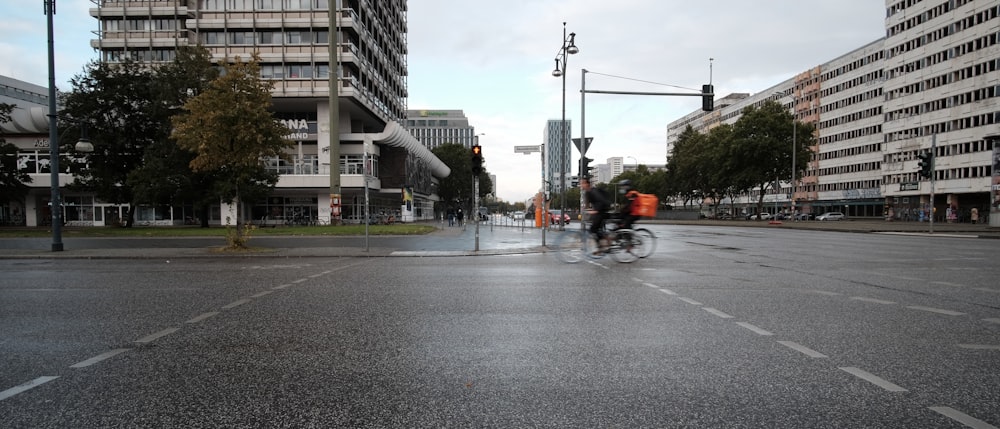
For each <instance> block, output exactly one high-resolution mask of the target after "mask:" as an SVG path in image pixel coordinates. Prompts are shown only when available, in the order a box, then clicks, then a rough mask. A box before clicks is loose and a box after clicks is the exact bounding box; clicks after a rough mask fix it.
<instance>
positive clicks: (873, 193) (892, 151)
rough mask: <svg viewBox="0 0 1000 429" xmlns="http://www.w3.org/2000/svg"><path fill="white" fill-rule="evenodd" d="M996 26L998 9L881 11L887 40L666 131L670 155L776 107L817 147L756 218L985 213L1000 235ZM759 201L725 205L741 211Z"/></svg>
mask: <svg viewBox="0 0 1000 429" xmlns="http://www.w3.org/2000/svg"><path fill="white" fill-rule="evenodd" d="M998 15H1000V0H987V1H979V0H977V1H968V0H965V1H942V2H912V1H894V0H888V1H887V2H886V20H885V23H886V37H885V38H883V39H879V40H877V41H874V42H872V43H870V44H868V45H865V46H862V47H859V48H857V49H855V50H853V51H851V52H849V53H847V54H844V55H842V56H840V57H838V58H835V59H833V60H831V61H829V62H827V63H825V64H822V65H820V66H818V67H815V68H812V69H809V70H806V71H804V72H802V73H800V74H798V75H796V76H794V77H792V78H791V79H789V80H787V81H784V82H781V83H779V84H777V85H775V86H774V87H772V88H769V89H766V90H764V91H761V92H760V93H757V94H754V95H746V96H743V95H741V96H739V97H732V98H728V99H729V101H730V102H729V103H725V104H722V105H720V104H717V106H719V108H717V109H716V110H715V111H713V112H701V111H698V112H693V113H691V114H689V115H686V116H685V117H683V118H681V119H679V120H677V121H674V122H672V123H671V124H669V126H668V130H669V131H668V136H667V139H668V143H667V145H668V151H669V148H670V147H672V144H673V142H675V141H676V139H677V138H678V136H679V135H680V133H681V132H683V130H684V129H685V128H686V127H687V126H688V125H690V126H692V127H693V128H694V129H695V130H698V131H700V132H707V131H708V130H710V129H711V128H712V127H714V126H716V125H718V124H721V123H733V122H735V121H736V120H737V119H738V118H739V117H740V114H741V112H742V110H743V109H744V108H746V107H748V106H754V105H759V104H760V103H763V102H764V101H767V100H774V101H777V102H779V103H782V104H784V105H786V106H787V107H788V108H789V109H791V111H792V112H793V115H794V117H795V118H796V119H797V120H799V121H803V122H809V123H812V124H815V125H816V133H817V135H816V136H815V137H816V146H814V147H813V148H812V149H813V152H814V153H813V156H812V158H811V159H810V161H809V166H808V168H807V170H806V171H805V174H804V175H803V177H802V179H800V180H798V181H796V182H794V183H793V182H792V181H791V180H784V183H782V184H781V186H782V189H781V190H780V191H779V192H775V193H773V194H772V195H765V204H764V205H765V209H768V210H770V209H771V208H772V207H776V208H777V210H778V211H789V210H790V209H791V207H792V204H793V201H794V204H795V207H796V209H797V210H798V211H805V212H810V213H816V214H818V213H823V212H827V211H842V212H844V213H846V214H847V215H848V216H849V217H870V218H885V219H891V220H921V219H927V217H928V216H930V215H931V214H933V216H934V217H935V219H936V220H937V221H947V222H963V221H965V222H968V221H972V220H973V217H975V218H976V219H977V220H978V221H983V220H984V219H986V216H985V214H986V213H989V212H990V210H992V211H993V212H992V213H991V216H989V221H990V223H991V224H992V225H996V226H1000V214H998V213H997V210H998V209H1000V207H998V203H1000V187H998V185H997V183H998V182H1000V180H998V177H1000V176H998V174H1000V172H998V171H997V167H998V166H997V165H995V164H996V162H995V160H996V159H1000V158H998V156H1000V147H998V144H997V140H998V139H1000V98H998V94H997V91H998V88H1000V44H998V36H1000V17H998ZM921 154H930V155H932V157H933V159H934V161H933V172H932V174H931V177H930V178H924V177H921V175H920V168H919V166H918V159H919V158H918V156H919V155H921ZM788 179H790V178H788ZM932 194H933V195H934V198H933V200H932V199H931V195H932ZM758 196H759V193H757V192H756V191H754V192H751V193H750V194H749V195H745V196H743V197H742V198H741V199H740V200H739V201H735V202H732V203H736V204H737V205H739V206H742V207H748V206H749V205H751V204H752V203H753V202H755V201H756V200H757V198H758ZM793 199H794V200H793ZM720 203H722V204H729V203H730V202H729V201H725V202H720ZM973 213H975V215H973Z"/></svg>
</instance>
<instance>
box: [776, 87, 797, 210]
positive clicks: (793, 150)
mask: <svg viewBox="0 0 1000 429" xmlns="http://www.w3.org/2000/svg"><path fill="white" fill-rule="evenodd" d="M774 94H775V95H781V96H784V95H785V94H783V93H781V92H775V93H774ZM789 97H791V99H792V181H791V182H789V185H790V186H791V188H792V192H791V196H790V197H789V198H788V200H789V201H790V202H791V210H792V221H793V222H798V220H799V217H798V215H797V214H796V213H795V184H796V177H795V176H796V174H795V173H796V169H797V168H798V163H796V162H795V161H796V159H795V151H796V147H797V146H798V141H797V138H796V134H797V130H798V128H799V127H798V125H796V123H795V114H796V109H795V104H796V102H797V101H798V99H796V98H795V88H792V93H791V94H789ZM775 183H777V182H775ZM777 197H778V196H777V195H775V201H777ZM775 204H777V202H775ZM775 214H777V213H775Z"/></svg>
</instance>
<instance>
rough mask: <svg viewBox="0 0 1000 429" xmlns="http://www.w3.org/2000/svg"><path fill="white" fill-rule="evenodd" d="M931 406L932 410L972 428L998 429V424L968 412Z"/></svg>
mask: <svg viewBox="0 0 1000 429" xmlns="http://www.w3.org/2000/svg"><path fill="white" fill-rule="evenodd" d="M929 408H930V409H931V411H934V412H935V413H938V414H941V415H943V416H945V417H947V418H949V419H952V420H954V421H956V422H959V423H961V424H963V425H966V426H968V427H970V428H972V429H997V427H996V426H993V425H991V424H989V423H986V422H984V421H982V420H979V419H977V418H975V417H972V416H970V415H968V414H965V413H963V412H961V411H958V410H956V409H954V408H951V407H929Z"/></svg>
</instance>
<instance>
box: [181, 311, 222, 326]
mask: <svg viewBox="0 0 1000 429" xmlns="http://www.w3.org/2000/svg"><path fill="white" fill-rule="evenodd" d="M217 314H219V312H218V311H209V312H208V313H201V314H199V315H197V316H195V317H194V318H192V319H190V320H188V321H186V322H184V323H198V322H201V321H202V320H205V319H208V318H209V317H212V316H215V315H217Z"/></svg>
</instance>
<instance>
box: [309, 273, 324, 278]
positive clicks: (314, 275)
mask: <svg viewBox="0 0 1000 429" xmlns="http://www.w3.org/2000/svg"><path fill="white" fill-rule="evenodd" d="M324 274H326V273H319V274H313V275H311V276H309V278H311V279H314V278H316V277H323V275H324Z"/></svg>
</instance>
